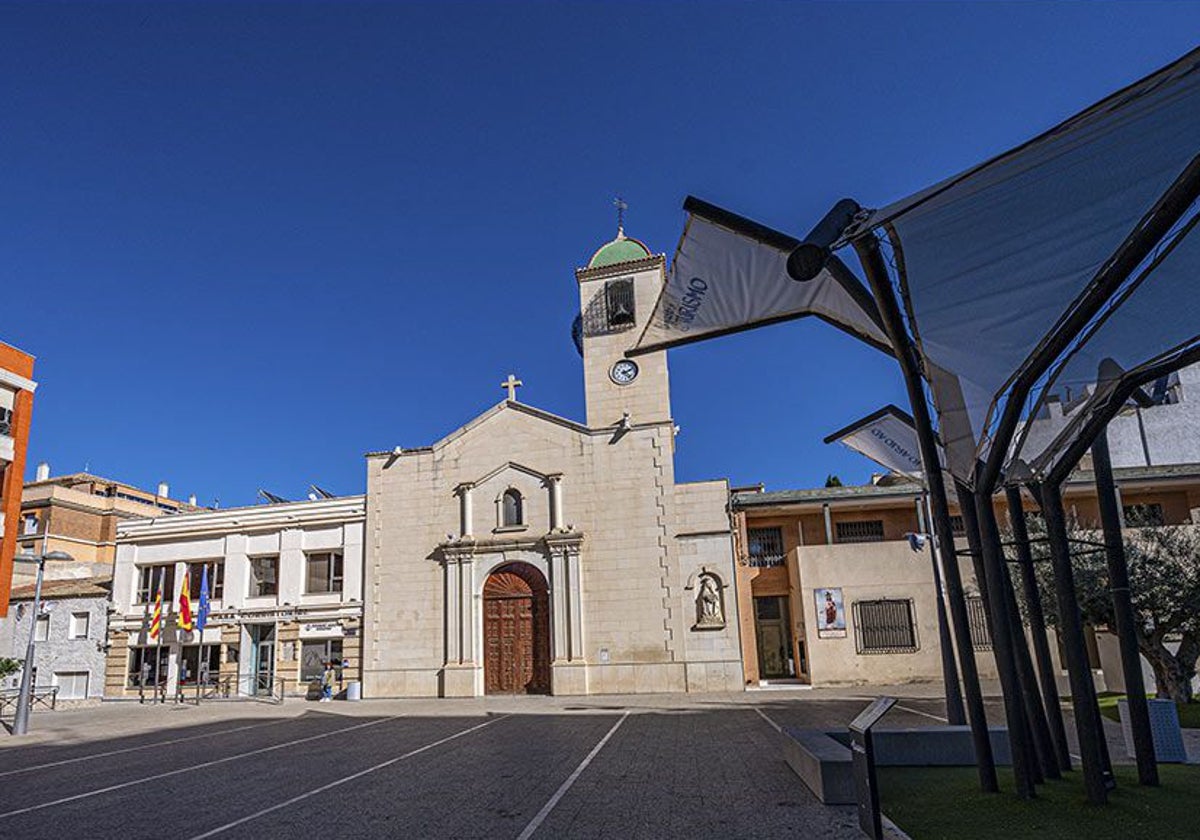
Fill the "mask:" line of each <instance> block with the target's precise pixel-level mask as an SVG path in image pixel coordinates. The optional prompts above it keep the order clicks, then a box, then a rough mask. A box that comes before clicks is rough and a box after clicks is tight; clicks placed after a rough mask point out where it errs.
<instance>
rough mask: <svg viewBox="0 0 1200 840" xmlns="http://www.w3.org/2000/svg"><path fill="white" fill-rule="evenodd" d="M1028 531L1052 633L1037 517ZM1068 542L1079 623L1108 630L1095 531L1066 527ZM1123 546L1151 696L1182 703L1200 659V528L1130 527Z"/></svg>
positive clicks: (1047, 566)
mask: <svg viewBox="0 0 1200 840" xmlns="http://www.w3.org/2000/svg"><path fill="white" fill-rule="evenodd" d="M1029 531H1030V541H1031V544H1032V545H1031V547H1032V549H1033V555H1034V559H1035V561H1037V562H1035V566H1034V568H1035V569H1036V576H1037V579H1038V589H1039V591H1040V592H1041V595H1042V606H1043V607H1044V609H1045V611H1046V622H1047V624H1050V625H1052V626H1054V627H1057V626H1058V615H1057V613H1058V602H1057V599H1056V598H1055V597H1054V572H1053V569H1052V566H1051V563H1050V560H1049V547H1048V546H1047V543H1046V540H1045V537H1046V529H1045V525H1044V523H1043V522H1042V521H1041V519H1040V517H1037V516H1032V517H1030V520H1029ZM1069 536H1070V539H1071V567H1072V569H1073V570H1074V573H1075V586H1076V589H1077V591H1078V595H1079V608H1080V611H1081V612H1082V614H1083V620H1084V621H1085V622H1086V623H1088V624H1091V625H1092V626H1093V627H1096V628H1097V629H1108V628H1112V627H1115V626H1116V622H1115V618H1114V616H1113V601H1112V595H1111V593H1110V592H1109V583H1108V564H1107V561H1106V559H1105V555H1104V550H1103V548H1102V547H1101V542H1102V536H1101V534H1100V532H1099V531H1096V530H1091V529H1085V528H1082V527H1080V526H1079V525H1078V524H1077V523H1071V524H1070V525H1069ZM1124 543H1125V557H1126V559H1127V561H1128V563H1129V585H1130V590H1131V593H1130V594H1131V597H1132V600H1133V609H1134V612H1135V614H1136V615H1135V626H1136V630H1137V643H1138V649H1139V650H1140V651H1141V654H1142V656H1144V657H1145V658H1146V661H1147V662H1149V663H1150V667H1151V668H1152V669H1153V670H1154V678H1155V683H1156V687H1157V693H1158V696H1159V697H1164V698H1170V699H1172V700H1174V701H1175V702H1177V703H1186V702H1189V701H1191V699H1192V681H1193V679H1194V678H1195V676H1196V667H1197V660H1198V659H1200V528H1198V527H1196V526H1193V525H1178V526H1166V527H1141V528H1130V529H1127V530H1126V531H1125V540H1124ZM1109 632H1111V630H1110V631H1109Z"/></svg>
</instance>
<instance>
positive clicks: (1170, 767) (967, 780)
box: [879, 764, 1200, 840]
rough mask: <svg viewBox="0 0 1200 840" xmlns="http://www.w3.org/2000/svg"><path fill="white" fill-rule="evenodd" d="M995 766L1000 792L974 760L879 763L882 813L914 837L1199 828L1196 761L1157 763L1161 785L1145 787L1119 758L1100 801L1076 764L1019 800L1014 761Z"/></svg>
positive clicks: (956, 839) (1045, 837)
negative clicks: (984, 789) (965, 763)
mask: <svg viewBox="0 0 1200 840" xmlns="http://www.w3.org/2000/svg"><path fill="white" fill-rule="evenodd" d="M997 769H998V770H999V772H1000V788H1001V793H998V794H995V793H993V794H985V793H981V792H980V790H979V775H978V773H977V772H976V770H975V768H974V767H881V768H879V787H880V792H881V794H880V799H881V802H882V806H883V813H884V814H886V815H887V816H888V817H889V818H891V819H892V821H893V822H895V823H896V825H898V826H899V827H900V828H901V829H902V830H903V831H905V832H906V833H907V834H908V835H909V836H910V837H912V838H913V840H940V838H946V840H961V838H972V840H986V839H987V838H992V837H994V838H1005V840H1008V839H1009V838H1013V837H1037V838H1038V840H1055V838H1063V840H1078V839H1079V838H1087V840H1107V839H1108V838H1113V840H1118V839H1119V840H1128V838H1134V837H1195V836H1197V827H1196V826H1197V823H1196V819H1197V805H1198V803H1200V767H1196V766H1186V765H1179V764H1160V765H1159V768H1158V769H1159V778H1160V779H1161V781H1162V785H1161V786H1160V787H1158V788H1144V787H1140V786H1139V785H1138V784H1137V771H1136V770H1135V769H1134V768H1133V767H1128V766H1119V767H1117V768H1116V774H1117V789H1116V790H1114V791H1112V792H1111V793H1110V794H1109V801H1108V805H1107V806H1104V807H1095V806H1092V805H1088V804H1087V798H1086V796H1085V794H1084V791H1083V778H1082V775H1081V774H1080V772H1079V771H1078V770H1075V771H1074V772H1071V773H1067V774H1066V776H1065V778H1063V779H1062V780H1061V781H1057V782H1047V783H1046V784H1044V785H1038V789H1037V791H1038V798H1037V799H1035V800H1033V801H1029V802H1023V801H1021V800H1019V799H1017V798H1016V796H1015V795H1014V794H1013V793H1012V789H1013V786H1012V769H1011V768H1009V767H1000V768H997Z"/></svg>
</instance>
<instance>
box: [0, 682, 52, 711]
mask: <svg viewBox="0 0 1200 840" xmlns="http://www.w3.org/2000/svg"><path fill="white" fill-rule="evenodd" d="M58 688H59V687H58V686H57V685H51V686H37V687H34V688H33V689H32V691H31V692H30V695H29V708H31V709H32V708H33V707H35V706H37V705H39V704H40V705H42V706H45V707H46V708H48V709H50V710H51V711H53V710H54V709H55V708H56V707H57V706H58ZM20 694H21V693H20V691H19V690H18V689H15V688H5V689H3V690H0V715H4V714H7V713H8V710H9V708H10V707H11V708H12V710H13V711H14V712H15V711H16V710H17V702H18V700H19V698H20Z"/></svg>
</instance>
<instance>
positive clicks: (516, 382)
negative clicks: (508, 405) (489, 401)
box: [500, 373, 525, 402]
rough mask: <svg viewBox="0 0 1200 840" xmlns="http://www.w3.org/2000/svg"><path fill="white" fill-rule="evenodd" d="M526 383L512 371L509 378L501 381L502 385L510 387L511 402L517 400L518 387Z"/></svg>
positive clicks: (509, 397)
mask: <svg viewBox="0 0 1200 840" xmlns="http://www.w3.org/2000/svg"><path fill="white" fill-rule="evenodd" d="M524 384H525V383H524V382H522V381H521V380H520V379H517V377H515V376H513V375H512V374H511V373H510V374H509V375H508V379H506V380H504V381H503V382H501V383H500V387H501V388H507V389H508V399H509V401H510V402H516V401H517V389H518V388H520V387H521V386H522V385H524Z"/></svg>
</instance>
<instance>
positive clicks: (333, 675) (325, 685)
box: [321, 659, 337, 703]
mask: <svg viewBox="0 0 1200 840" xmlns="http://www.w3.org/2000/svg"><path fill="white" fill-rule="evenodd" d="M336 679H337V672H336V671H334V668H333V660H332V659H331V660H329V661H328V662H326V663H325V671H324V673H322V674H321V702H322V703H328V702H330V701H332V700H333V681H334V680H336Z"/></svg>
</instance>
